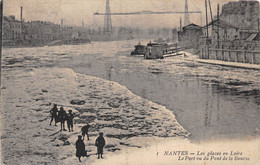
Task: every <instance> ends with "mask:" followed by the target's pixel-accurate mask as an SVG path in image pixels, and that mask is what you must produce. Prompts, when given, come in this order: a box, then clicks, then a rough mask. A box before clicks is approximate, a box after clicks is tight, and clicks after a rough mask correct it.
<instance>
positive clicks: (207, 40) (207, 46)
mask: <svg viewBox="0 0 260 165" xmlns="http://www.w3.org/2000/svg"><path fill="white" fill-rule="evenodd" d="M205 7H206V27H207V38H206V49H207V58H209V45H208V44H209V43H208V42H209V27H208V5H207V0H205Z"/></svg>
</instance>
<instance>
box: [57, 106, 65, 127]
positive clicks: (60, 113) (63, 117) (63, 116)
mask: <svg viewBox="0 0 260 165" xmlns="http://www.w3.org/2000/svg"><path fill="white" fill-rule="evenodd" d="M58 117H59V119H60V131H62V130H63V131H67V130H66V129H65V124H64V123H65V120H66V118H67V113H66V111H65V110H64V109H63V107H60V111H59V113H58Z"/></svg>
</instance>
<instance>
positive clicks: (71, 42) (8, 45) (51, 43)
mask: <svg viewBox="0 0 260 165" xmlns="http://www.w3.org/2000/svg"><path fill="white" fill-rule="evenodd" d="M87 43H91V40H90V39H66V40H54V41H49V42H41V43H39V42H28V41H27V42H23V41H20V42H17V43H13V42H12V43H10V42H4V43H3V47H4V48H28V47H44V46H62V45H80V44H87Z"/></svg>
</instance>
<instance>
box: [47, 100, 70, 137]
mask: <svg viewBox="0 0 260 165" xmlns="http://www.w3.org/2000/svg"><path fill="white" fill-rule="evenodd" d="M50 114H51V122H50V125H51V123H52V121H53V119H54V122H55V126H57V123H58V122H60V123H61V125H60V126H61V127H60V131H67V130H66V129H65V121H67V126H68V129H69V132H70V131H72V132H73V118H74V115H73V114H72V110H69V113H67V112H66V111H65V110H64V108H63V107H60V110H58V108H57V104H54V106H53V108H52V109H51V110H50Z"/></svg>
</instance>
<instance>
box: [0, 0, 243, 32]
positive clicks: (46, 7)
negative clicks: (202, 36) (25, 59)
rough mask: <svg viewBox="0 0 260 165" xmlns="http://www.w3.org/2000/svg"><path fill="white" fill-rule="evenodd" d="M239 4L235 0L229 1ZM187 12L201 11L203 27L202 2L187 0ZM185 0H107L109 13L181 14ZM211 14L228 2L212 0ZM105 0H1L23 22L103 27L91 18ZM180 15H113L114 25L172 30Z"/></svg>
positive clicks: (195, 17)
mask: <svg viewBox="0 0 260 165" xmlns="http://www.w3.org/2000/svg"><path fill="white" fill-rule="evenodd" d="M229 1H238V0H229ZM188 2H189V10H190V11H194V10H200V11H202V12H203V14H202V16H203V24H205V18H204V16H205V0H188ZM184 3H185V0H110V7H111V12H134V11H143V10H149V11H184ZM211 3H212V8H213V13H214V15H215V14H216V12H217V3H220V5H222V4H225V3H228V0H211ZM105 4H106V0H4V14H5V15H15V16H16V18H17V19H20V6H23V18H24V19H25V21H30V20H43V21H51V22H55V23H59V24H60V20H61V19H62V18H63V19H64V24H65V25H78V26H80V25H81V23H82V21H84V23H85V25H86V26H91V25H96V26H102V25H103V22H104V16H94V15H93V13H95V12H105ZM180 17H182V18H183V20H184V15H183V14H167V15H134V16H112V23H113V26H138V27H175V26H179V20H180ZM190 20H191V22H194V23H196V24H200V14H192V15H190Z"/></svg>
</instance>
